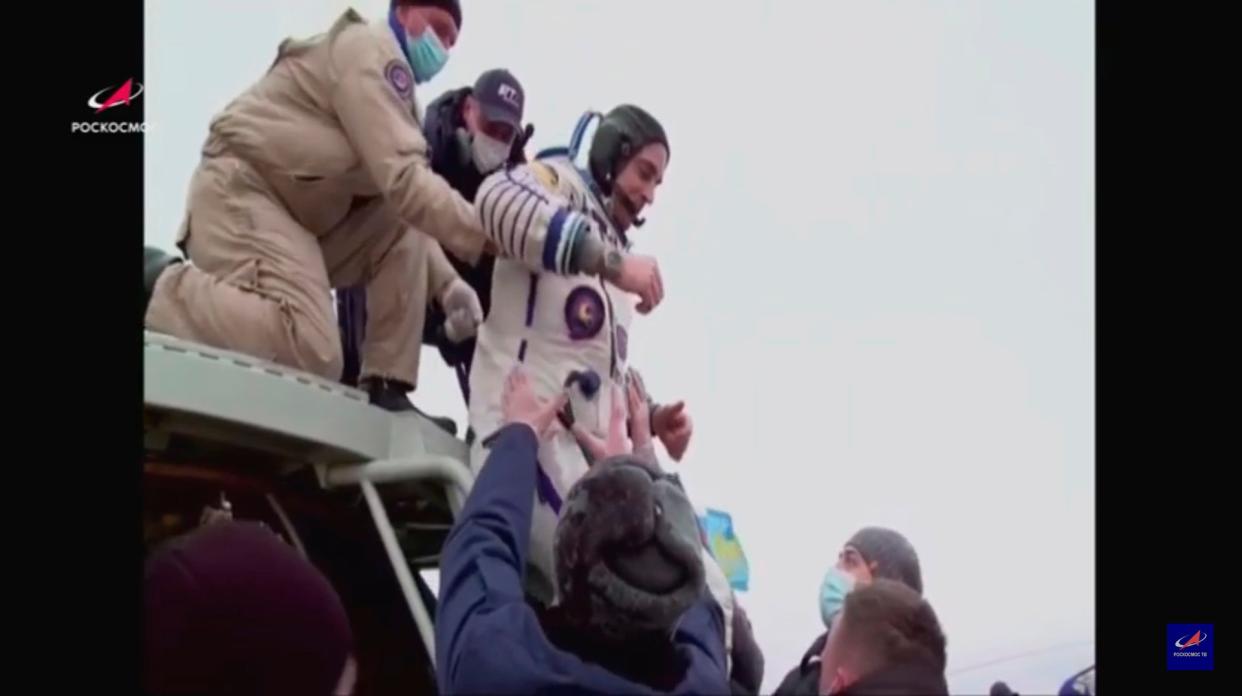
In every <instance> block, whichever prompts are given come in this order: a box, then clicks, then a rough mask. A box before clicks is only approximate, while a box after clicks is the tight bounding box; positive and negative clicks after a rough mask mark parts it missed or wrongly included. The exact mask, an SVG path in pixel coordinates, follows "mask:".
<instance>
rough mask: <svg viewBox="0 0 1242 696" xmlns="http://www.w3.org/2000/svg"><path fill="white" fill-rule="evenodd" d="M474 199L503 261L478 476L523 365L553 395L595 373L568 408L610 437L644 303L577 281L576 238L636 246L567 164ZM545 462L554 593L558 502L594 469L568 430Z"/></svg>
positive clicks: (490, 188) (545, 529) (535, 560)
mask: <svg viewBox="0 0 1242 696" xmlns="http://www.w3.org/2000/svg"><path fill="white" fill-rule="evenodd" d="M475 202H476V206H477V207H478V208H479V214H480V215H481V216H482V217H483V219H484V220H485V221H486V222H485V227H486V228H487V232H488V233H489V234H490V235H491V236H492V238H493V240H494V241H495V242H496V243H497V245H498V246H500V248H501V252H502V256H500V257H498V258H497V259H496V267H495V271H494V275H493V277H492V305H491V311H490V312H489V313H488V317H487V319H486V321H484V322H483V325H482V326H480V327H479V334H478V344H477V347H476V348H475V355H474V363H473V364H472V366H471V370H470V394H471V399H470V426H471V429H472V430H473V431H474V433H475V436H476V437H475V442H474V445H473V447H472V448H471V457H470V460H471V467H472V468H473V469H474V470H475V471H476V472H477V470H478V467H480V466H482V465H483V460H484V459H485V458H486V452H485V451H484V448H483V446H482V443H481V441H482V440H483V439H485V438H486V437H487V436H488V435H490V434H491V433H493V432H495V431H496V430H497V429H498V428H499V427H500V424H501V411H500V393H501V385H503V384H504V379H505V377H506V376H507V375H508V374H509V372H510V371H511V370H512V369H513V368H514V366H515V365H517V364H518V363H521V364H522V365H523V366H524V367H525V369H526V372H527V374H528V375H529V376H530V377H531V382H532V384H533V385H534V387H535V390H536V392H537V393H538V394H539V395H540V396H543V397H548V398H551V397H553V396H555V395H556V394H559V393H561V391H563V390H564V388H565V382H566V380H567V379H568V378H570V376H571V375H575V374H576V375H582V374H588V375H590V374H593V375H595V376H596V377H597V378H598V379H597V381H596V380H591V381H592V382H593V383H592V384H590V385H589V386H588V389H586V390H585V391H586V392H587V393H584V389H583V388H582V387H581V386H580V384H575V385H573V386H571V387H570V390H569V391H570V409H571V411H572V414H573V418H574V421H575V422H577V423H578V424H580V425H582V426H584V427H585V428H587V429H589V430H591V431H593V432H596V433H597V434H600V435H603V434H605V430H606V428H607V422H608V414H609V413H610V412H611V408H612V403H611V399H612V386H613V385H614V384H622V382H623V377H624V375H625V371H626V357H627V356H626V352H627V348H628V342H629V338H628V337H629V326H630V319H631V317H632V315H633V312H634V305H635V303H636V299H635V298H634V296H633V295H630V294H628V293H626V292H624V291H622V290H620V289H618V288H616V287H614V286H613V285H612V284H610V283H608V282H606V281H605V280H603V279H602V278H600V277H598V276H592V275H588V274H586V273H572V272H569V255H570V251H571V249H572V248H573V245H574V239H575V237H576V236H577V235H581V234H594V235H598V236H599V238H601V239H602V240H603V241H604V243H605V245H607V247H608V248H614V249H619V250H625V249H626V248H627V247H628V245H627V244H626V241H625V240H624V239H623V238H622V236H621V235H620V234H619V233H618V232H616V230H615V229H614V228H613V226H612V225H611V223H610V222H609V221H608V217H607V215H606V214H605V212H604V210H603V209H602V208H601V207H600V205H599V202H598V201H597V200H595V196H594V194H593V193H592V192H591V190H590V188H589V184H588V183H587V182H586V181H585V180H584V177H583V175H582V174H581V173H580V172H579V171H578V169H577V167H576V166H574V164H573V163H572V162H571V161H570V160H569V158H568V157H567V156H564V155H561V156H554V157H549V158H545V159H538V160H535V161H534V162H532V163H530V164H527V165H523V166H518V167H515V168H513V169H510V170H508V171H503V172H499V173H497V174H495V175H493V176H492V177H490V178H488V179H487V180H486V181H484V182H483V185H482V186H481V187H480V188H479V192H478V195H477V196H476V197H475ZM588 379H590V378H588ZM596 384H598V388H595V389H591V388H590V387H593V386H595V385H596ZM539 463H540V467H541V472H540V477H539V478H540V481H539V496H538V498H539V499H538V502H537V504H536V506H535V512H534V519H533V529H532V533H531V535H532V543H531V547H530V554H531V555H530V558H531V562H532V565H534V566H535V567H536V568H537V569H538V570H540V571H541V572H542V573H545V574H546V576H545V577H544V578H543V580H547V581H549V584H548V585H547V586H546V588H544V589H546V590H547V591H549V592H550V591H551V587H552V586H551V584H550V578H551V570H552V567H553V562H552V537H553V534H554V532H555V530H556V515H557V512H558V511H559V509H560V501H561V499H562V498H563V497H564V495H565V494H566V493H568V492H569V488H570V486H572V485H573V484H574V482H575V481H577V480H578V478H579V477H580V476H582V474H584V473H586V470H587V467H588V463H587V460H586V456H585V455H584V454H583V452H582V448H581V447H580V446H579V445H578V442H577V440H575V439H574V436H573V434H572V433H570V432H569V431H568V430H567V429H564V428H560V429H558V432H556V433H555V434H554V435H552V436H551V437H549V438H548V441H547V442H546V443H545V444H544V445H543V446H542V447H541V449H540V452H539ZM540 584H542V582H540V583H537V584H536V585H535V587H536V588H537V587H538V585H540Z"/></svg>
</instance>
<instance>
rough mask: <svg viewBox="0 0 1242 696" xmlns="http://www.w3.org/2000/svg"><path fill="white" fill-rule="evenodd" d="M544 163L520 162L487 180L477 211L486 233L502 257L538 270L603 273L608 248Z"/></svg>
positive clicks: (483, 186)
mask: <svg viewBox="0 0 1242 696" xmlns="http://www.w3.org/2000/svg"><path fill="white" fill-rule="evenodd" d="M556 176H557V175H556V173H555V171H554V170H552V169H551V167H549V166H548V165H546V164H544V163H542V162H534V163H531V164H519V165H517V166H514V167H509V168H505V169H502V170H501V171H498V172H496V173H494V174H492V175H491V176H489V177H488V178H487V179H485V180H484V181H483V184H482V185H480V186H479V190H478V193H477V194H475V198H474V201H475V207H476V208H477V209H478V213H479V221H480V222H481V223H482V226H483V231H484V232H485V233H486V234H487V235H488V236H489V237H491V239H492V241H493V242H494V243H495V244H496V245H497V246H498V247H499V248H500V251H501V253H502V254H503V255H505V256H508V257H510V258H513V259H517V260H518V261H521V262H522V263H523V264H525V265H526V266H527V267H528V268H530V269H531V270H533V271H537V272H544V271H546V272H551V273H556V274H559V275H570V274H574V273H589V274H593V275H602V274H603V273H604V271H605V268H604V260H605V259H604V255H605V254H604V251H605V245H604V242H603V240H602V239H601V238H600V236H599V232H597V231H596V230H594V229H593V228H592V227H591V223H590V221H589V220H588V218H587V216H586V215H584V214H582V213H580V212H578V211H576V210H574V209H573V208H572V207H571V206H570V203H569V201H568V200H567V199H566V198H565V197H563V196H561V195H560V194H559V192H558V191H557V190H556V188H555V186H553V185H552V184H551V182H553V181H555V177H556Z"/></svg>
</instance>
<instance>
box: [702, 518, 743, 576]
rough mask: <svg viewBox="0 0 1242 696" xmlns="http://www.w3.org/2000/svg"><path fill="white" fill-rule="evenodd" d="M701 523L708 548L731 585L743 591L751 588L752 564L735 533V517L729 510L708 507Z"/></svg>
mask: <svg viewBox="0 0 1242 696" xmlns="http://www.w3.org/2000/svg"><path fill="white" fill-rule="evenodd" d="M699 525H700V526H701V527H702V529H703V536H704V542H705V543H706V544H707V550H708V551H709V552H711V554H712V558H715V559H716V563H717V564H718V565H719V566H720V569H721V570H722V571H724V574H725V577H726V578H728V579H729V585H730V586H732V587H733V589H735V590H741V591H742V592H745V591H746V590H748V589H750V566H749V564H747V562H746V553H745V552H744V551H742V542H740V541H738V539H737V535H736V534H734V533H733V517H732V516H730V515H729V513H727V512H721V511H720V510H713V509H711V508H707V510H706V511H705V514H704V515H703V516H702V517H699Z"/></svg>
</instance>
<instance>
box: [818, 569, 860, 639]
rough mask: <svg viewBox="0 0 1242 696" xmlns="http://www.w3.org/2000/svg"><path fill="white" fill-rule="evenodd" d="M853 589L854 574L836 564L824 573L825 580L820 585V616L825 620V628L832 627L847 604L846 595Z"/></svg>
mask: <svg viewBox="0 0 1242 696" xmlns="http://www.w3.org/2000/svg"><path fill="white" fill-rule="evenodd" d="M853 589H854V576H853V575H850V574H849V573H846V572H845V571H842V570H840V569H838V568H836V567H835V566H834V567H832V568H829V569H828V572H827V573H825V574H824V581H823V582H822V583H821V584H820V586H819V617H820V618H821V619H823V620H824V628H832V622H833V620H834V619H835V618H836V617H837V614H840V613H841V607H843V606H844V605H845V595H847V594H849V593H850V592H851V591H853Z"/></svg>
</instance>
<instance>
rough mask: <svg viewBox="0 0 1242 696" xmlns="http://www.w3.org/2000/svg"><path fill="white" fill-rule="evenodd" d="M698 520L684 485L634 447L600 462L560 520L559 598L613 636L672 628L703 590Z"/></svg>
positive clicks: (571, 494) (576, 486)
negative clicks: (636, 454) (633, 453)
mask: <svg viewBox="0 0 1242 696" xmlns="http://www.w3.org/2000/svg"><path fill="white" fill-rule="evenodd" d="M701 554H702V547H701V543H700V541H699V526H698V521H697V519H696V518H695V514H694V509H693V508H692V507H691V505H690V501H689V500H687V499H686V495H685V493H684V492H683V491H682V489H681V486H680V485H679V484H678V483H677V482H676V481H675V480H674V479H672V478H671V477H669V476H668V475H666V474H664V473H663V472H662V471H660V470H659V469H658V468H656V467H655V466H653V465H651V464H648V463H647V462H646V461H644V460H642V459H639V458H637V457H633V456H630V455H626V456H620V457H612V458H609V459H605V460H603V461H601V462H598V463H596V464H595V465H594V466H592V467H591V470H590V471H589V472H587V474H586V475H585V476H583V477H582V478H581V479H579V480H578V482H577V483H576V484H574V487H573V488H572V489H570V491H569V494H568V496H566V499H565V506H564V508H563V509H562V510H561V518H560V521H559V522H558V523H557V528H556V542H555V555H556V584H557V592H558V602H559V603H560V604H562V605H564V606H565V607H566V608H567V609H568V610H569V611H570V613H571V614H574V613H576V615H577V616H578V617H579V618H580V620H582V621H584V622H586V623H587V624H588V625H589V627H590V628H591V629H592V630H594V631H598V633H599V634H600V635H602V636H605V637H608V638H612V639H625V638H627V637H632V636H636V635H642V634H651V633H662V632H669V633H671V631H672V629H673V627H674V626H675V625H676V623H677V621H678V620H679V619H680V618H681V616H682V614H684V613H685V612H686V610H687V609H689V608H690V606H691V605H692V604H694V602H695V601H697V600H698V598H699V597H701V596H702V595H703V592H704V590H705V587H706V581H705V579H704V571H703V561H702V556H701Z"/></svg>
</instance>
